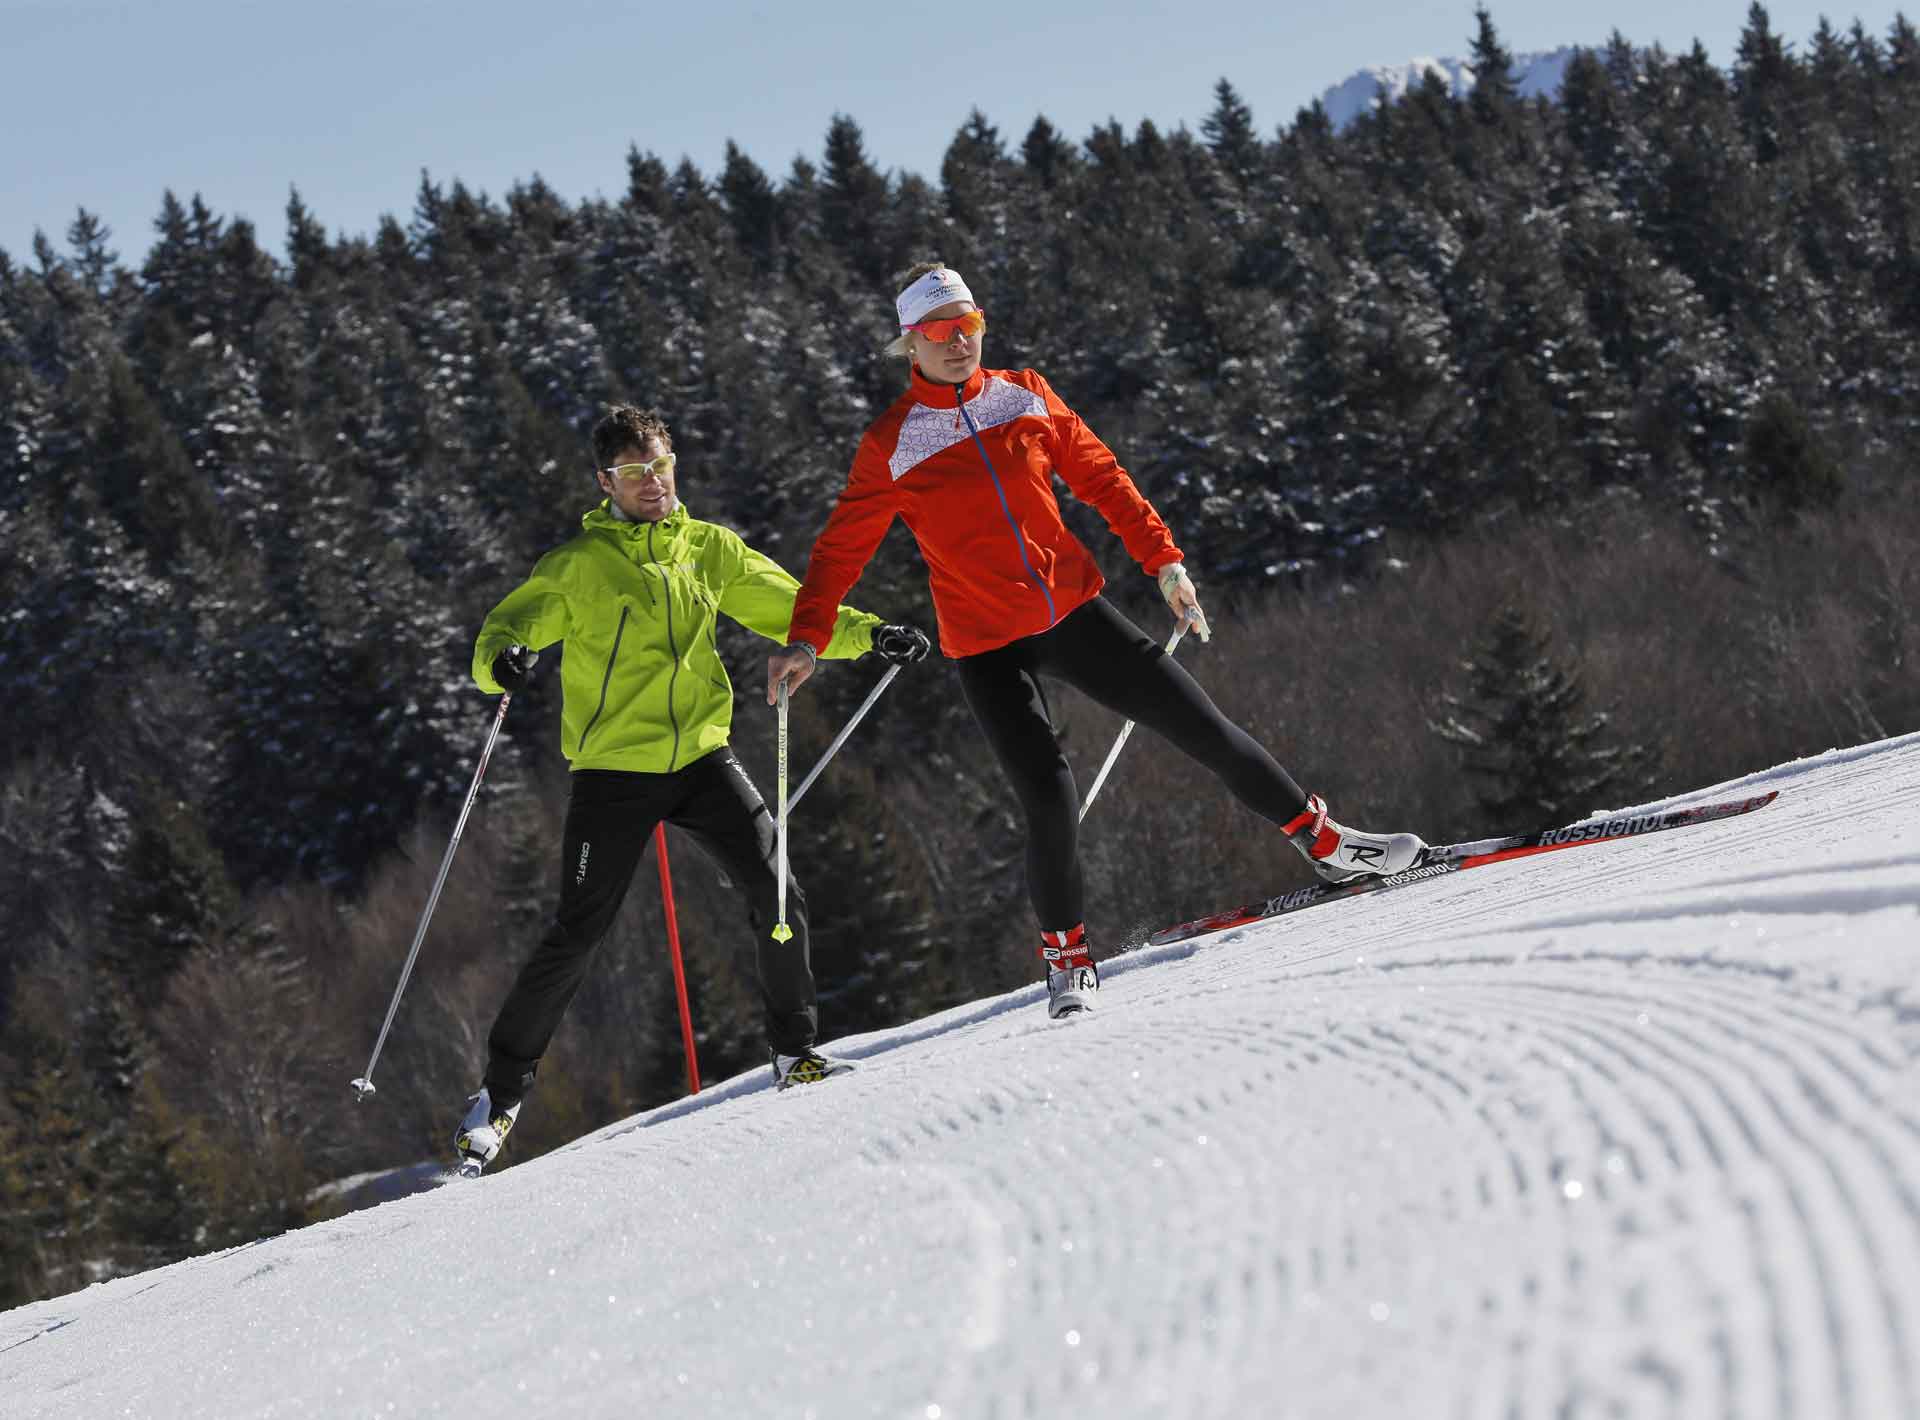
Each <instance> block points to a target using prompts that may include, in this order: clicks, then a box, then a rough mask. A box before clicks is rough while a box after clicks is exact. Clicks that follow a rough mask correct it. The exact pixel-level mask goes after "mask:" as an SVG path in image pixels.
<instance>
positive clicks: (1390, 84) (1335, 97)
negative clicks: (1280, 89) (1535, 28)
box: [1320, 46, 1578, 129]
mask: <svg viewBox="0 0 1920 1420" xmlns="http://www.w3.org/2000/svg"><path fill="white" fill-rule="evenodd" d="M1576 53H1578V50H1576V49H1575V48H1573V47H1572V46H1568V47H1566V48H1563V49H1556V50H1551V51H1548V52H1546V53H1543V54H1519V55H1515V56H1514V60H1513V67H1512V68H1511V69H1510V70H1509V71H1508V72H1509V73H1510V74H1511V75H1512V76H1513V82H1514V87H1515V89H1516V91H1517V92H1518V93H1519V95H1520V97H1521V98H1523V99H1533V98H1539V97H1542V96H1544V97H1546V98H1550V99H1551V98H1554V97H1556V96H1557V95H1558V94H1559V92H1560V85H1561V83H1562V82H1563V81H1564V80H1565V78H1566V74H1567V66H1568V65H1569V64H1571V63H1573V57H1574V55H1575V54H1576ZM1428 74H1437V75H1439V76H1440V80H1441V82H1442V83H1444V84H1445V85H1446V89H1447V92H1448V93H1449V94H1451V95H1453V97H1454V98H1456V99H1464V98H1465V97H1466V96H1467V95H1468V94H1470V93H1472V92H1473V86H1474V83H1475V76H1474V72H1473V63H1472V61H1470V60H1466V59H1431V58H1426V57H1421V58H1418V59H1409V60H1408V61H1407V62H1406V63H1404V64H1375V65H1369V66H1368V67H1367V68H1365V69H1362V70H1359V71H1358V72H1357V73H1355V74H1353V75H1351V76H1349V77H1348V78H1346V79H1343V80H1341V81H1340V82H1339V83H1338V84H1334V85H1332V86H1331V87H1330V88H1328V89H1327V90H1326V92H1324V93H1323V94H1321V95H1320V106H1321V107H1322V108H1324V109H1325V110H1326V111H1327V118H1328V120H1329V121H1330V122H1331V123H1332V124H1333V126H1334V127H1335V128H1336V129H1344V128H1345V127H1346V126H1347V125H1348V124H1350V123H1352V122H1353V121H1354V120H1355V119H1356V118H1358V117H1359V116H1360V115H1361V114H1363V113H1371V112H1372V111H1373V110H1374V108H1375V107H1376V106H1377V105H1378V104H1379V102H1380V97H1381V95H1382V94H1384V95H1385V96H1386V97H1387V98H1388V99H1390V100H1394V101H1398V100H1400V99H1403V98H1405V97H1406V96H1407V95H1408V94H1410V93H1412V92H1413V91H1414V90H1415V89H1417V88H1419V87H1420V85H1421V83H1422V82H1424V81H1425V79H1426V77H1427V75H1428Z"/></svg>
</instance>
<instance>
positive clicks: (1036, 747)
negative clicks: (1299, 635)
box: [954, 597, 1307, 932]
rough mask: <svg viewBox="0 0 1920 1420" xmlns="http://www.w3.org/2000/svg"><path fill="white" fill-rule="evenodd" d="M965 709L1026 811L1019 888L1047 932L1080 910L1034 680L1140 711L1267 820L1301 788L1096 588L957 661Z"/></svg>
mask: <svg viewBox="0 0 1920 1420" xmlns="http://www.w3.org/2000/svg"><path fill="white" fill-rule="evenodd" d="M954 664H955V666H956V667H958V669H959V672H960V686H961V689H962V690H963V691H964V692H965V694H966V697H967V706H968V708H969V709H971V710H972V711H973V718H974V719H975V720H976V721H977V722H978V723H979V725H980V728H981V730H982V731H983V732H984V733H985V735H986V737H987V742H988V743H989V744H990V745H992V746H993V752H994V754H995V755H996V756H997V757H998V758H999V761H1000V767H1001V768H1002V769H1003V770H1004V771H1005V772H1006V775H1007V778H1008V780H1009V781H1011V783H1012V784H1013V791H1014V793H1015V794H1017V795H1018V796H1019V798H1020V805H1021V807H1022V808H1023V809H1025V811H1026V816H1027V890H1028V892H1029V893H1030V894H1031V896H1032V898H1033V910H1034V914H1035V915H1036V916H1037V917H1038V918H1039V919H1040V929H1041V930H1042V931H1044V932H1061V931H1067V930H1070V929H1071V928H1073V927H1076V926H1078V925H1080V923H1081V922H1082V921H1083V920H1084V919H1085V912H1086V909H1085V885H1084V883H1083V882H1082V880H1081V875H1080V847H1079V818H1080V796H1079V793H1078V791H1077V789H1076V788H1075V786H1074V781H1073V770H1072V768H1071V767H1070V766H1069V765H1068V763H1067V756H1066V754H1065V752H1064V751H1062V749H1061V748H1060V741H1059V739H1058V737H1057V736H1056V735H1055V733H1054V728H1053V719H1052V716H1051V714H1050V713H1049V712H1048V709H1047V697H1046V692H1045V691H1044V690H1042V689H1041V686H1040V677H1041V676H1043V675H1046V676H1051V677H1052V678H1053V679H1055V680H1060V681H1064V682H1066V683H1067V684H1068V685H1071V686H1073V687H1074V688H1075V689H1076V690H1078V691H1080V692H1081V693H1083V694H1084V695H1086V696H1087V697H1088V698H1089V699H1092V700H1094V701H1096V702H1098V703H1099V704H1101V705H1104V706H1106V707H1107V709H1109V710H1111V711H1113V712H1114V713H1115V714H1118V715H1124V716H1126V717H1127V718H1128V719H1129V720H1137V721H1139V723H1140V724H1141V725H1143V726H1145V727H1146V728H1147V729H1149V730H1152V731H1154V732H1155V733H1156V734H1158V735H1160V736H1162V737H1163V738H1165V739H1166V740H1167V741H1169V742H1170V743H1171V744H1173V745H1174V746H1175V747H1176V748H1178V749H1180V750H1181V751H1183V752H1184V753H1186V754H1187V755H1189V756H1191V757H1192V758H1193V759H1195V760H1197V761H1198V762H1199V763H1200V764H1201V765H1203V766H1205V767H1206V768H1208V769H1210V770H1212V771H1213V772H1214V773H1215V774H1216V775H1218V776H1219V778H1220V780H1221V781H1222V782H1223V783H1224V784H1225V785H1226V787H1227V788H1228V789H1229V790H1230V791H1231V792H1232V793H1233V795H1234V797H1235V798H1237V799H1239V800H1240V802H1241V803H1243V804H1245V805H1246V806H1247V807H1248V808H1250V809H1252V810H1253V811H1254V812H1255V813H1257V814H1259V815H1260V816H1261V817H1262V818H1264V819H1266V820H1268V821H1269V822H1270V823H1273V824H1284V823H1286V822H1287V821H1288V820H1289V819H1292V818H1294V817H1296V816H1297V815H1298V814H1299V813H1300V811H1301V810H1302V809H1303V808H1305V807H1306V802H1307V796H1306V794H1305V793H1303V792H1302V791H1301V789H1300V786H1299V785H1298V784H1296V783H1294V781H1293V779H1292V777H1291V776H1290V775H1289V774H1288V773H1287V771H1286V770H1284V769H1282V768H1281V767H1280V765H1279V764H1278V763H1277V762H1276V761H1275V760H1274V757H1273V756H1272V755H1271V754H1268V753H1267V751H1266V750H1265V749H1263V748H1261V746H1260V745H1259V744H1258V743H1257V742H1256V741H1255V740H1254V739H1253V737H1252V736H1250V735H1249V734H1247V732H1246V731H1245V730H1243V729H1241V728H1240V727H1239V726H1238V725H1235V724H1234V723H1233V722H1232V721H1230V720H1228V719H1227V717H1226V716H1224V715H1222V714H1221V713H1220V711H1219V709H1218V708H1217V707H1215V705H1214V703H1213V701H1212V700H1210V699H1209V698H1208V696H1207V693H1206V691H1204V690H1202V689H1201V688H1200V686H1199V684H1198V682H1196V681H1195V680H1194V678H1193V677H1192V676H1190V675H1188V674H1187V672H1186V671H1185V670H1184V669H1183V668H1182V667H1181V665H1180V663H1179V662H1178V661H1176V660H1174V659H1173V657H1171V656H1169V655H1167V653H1166V651H1165V649H1164V648H1163V647H1162V646H1161V645H1159V644H1158V643H1156V642H1155V641H1154V640H1153V638H1151V637H1150V636H1148V635H1147V634H1146V633H1145V632H1143V631H1141V630H1140V628H1139V627H1137V626H1135V625H1134V624H1133V623H1132V622H1131V621H1129V620H1127V618H1126V617H1124V616H1122V615H1121V614H1120V613H1119V612H1118V611H1117V610H1115V608H1114V607H1113V605H1112V603H1110V602H1109V601H1107V599H1106V598H1105V597H1095V598H1093V600H1091V601H1089V602H1087V603H1085V604H1084V605H1082V606H1080V607H1077V608H1075V609H1074V610H1073V611H1071V612H1069V613H1068V614H1067V615H1066V616H1065V617H1064V618H1062V619H1061V620H1060V621H1059V622H1058V623H1057V624H1055V625H1054V626H1052V627H1050V628H1049V629H1047V630H1045V631H1042V632H1040V633H1038V634H1037V635H1033V636H1026V637H1022V638H1021V639H1020V640H1018V641H1014V642H1011V643H1009V644H1008V645H1005V646H999V647H996V648H994V649H993V650H991V651H983V652H982V653H981V654H979V655H977V656H963V657H961V658H960V659H958V660H956V661H955V662H954Z"/></svg>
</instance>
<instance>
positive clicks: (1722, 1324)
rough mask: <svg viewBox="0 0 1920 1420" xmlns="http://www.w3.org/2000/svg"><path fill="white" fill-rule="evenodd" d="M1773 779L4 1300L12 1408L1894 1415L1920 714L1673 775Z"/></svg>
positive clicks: (1916, 1022)
mask: <svg viewBox="0 0 1920 1420" xmlns="http://www.w3.org/2000/svg"><path fill="white" fill-rule="evenodd" d="M1762 785H1763V786H1765V787H1767V788H1777V789H1779V790H1780V791H1781V797H1780V799H1779V801H1778V802H1776V803H1775V804H1773V805H1772V806H1771V807H1768V808H1766V809H1763V810H1761V811H1760V812H1758V813H1755V814H1751V815H1749V816H1747V817H1745V818H1737V819H1731V820H1727V821H1723V822H1720V823H1715V824H1708V825H1702V826H1698V827H1694V828H1688V829H1681V830H1677V831H1674V832H1671V833H1665V834H1658V835H1653V836H1650V837H1646V838H1641V839H1634V840H1624V841H1617V842H1612V843H1606V844H1602V845H1595V846H1591V847H1583V848H1579V849H1575V850H1573V851H1570V852H1567V853H1561V854H1552V855H1547V856H1545V857H1542V858H1536V859H1527V860H1521V861H1516V862H1512V863H1506V864H1501V865H1498V866H1494V867H1489V868H1486V869H1483V870H1477V871H1475V872H1471V873H1466V874H1462V875H1460V876H1459V877H1456V878H1450V879H1445V880H1442V881H1439V882H1436V883H1432V884H1429V885H1424V886H1421V887H1416V888H1411V889H1409V890H1407V891H1404V892H1398V893H1385V894H1380V895H1378V896H1375V897H1369V898H1362V899H1357V900H1355V901H1352V902H1347V903H1340V904H1335V905H1332V906H1329V907H1326V908H1323V909H1318V910H1315V911H1312V912H1306V913H1301V914H1298V915H1296V916H1292V917H1287V918H1283V919H1279V920H1276V921H1273V922H1269V923H1266V924H1263V925H1260V926H1256V927H1252V928H1247V929H1243V930H1241V931H1237V932H1232V933H1227V934H1223V935H1220V936H1215V937H1210V938H1205V939H1202V940H1199V941H1196V942H1189V943H1183V944H1181V945H1179V946H1174V947H1169V948H1164V949H1157V950H1140V951H1136V952H1133V953H1130V954H1127V955H1124V956H1120V957H1116V958H1115V959H1113V960H1112V961H1110V962H1109V963H1108V964H1107V969H1106V976H1105V985H1104V989H1103V991H1102V995H1101V1002H1100V1010H1099V1011H1098V1013H1097V1014H1096V1015H1094V1016H1092V1017H1087V1018H1081V1019H1078V1020H1071V1021H1066V1022H1060V1023H1050V1022H1049V1021H1048V1020H1047V1019H1046V1016H1045V1012H1044V1010H1043V1008H1042V1006H1041V1004H1040V994H1041V993H1040V991H1039V988H1038V987H1037V986H1036V987H1031V988H1027V989H1024V990H1021V991H1017V992H1014V993H1012V994H1011V995H1009V996H1006V997H1002V998H1000V999H997V1000H987V1001H981V1002H977V1003H974V1004H972V1005H969V1006H966V1007H964V1008H961V1009H957V1010H954V1011H951V1012H948V1013H946V1014H945V1015H942V1016H939V1017H937V1018H933V1019H929V1020H924V1021H920V1022H917V1023H915V1024H912V1025H909V1026H906V1027H902V1028H900V1029H898V1030H893V1031H889V1032H885V1033H881V1034H875V1035H869V1036H865V1037H861V1038H858V1039H853V1040H847V1041H842V1042H839V1043H838V1047H837V1048H838V1050H839V1052H840V1053H844V1054H846V1055H849V1056H852V1057H855V1058H857V1059H858V1060H859V1061H860V1069H859V1070H858V1071H857V1072H856V1073H854V1074H853V1075H850V1076H847V1077H845V1078H843V1079H840V1080H835V1081H833V1082H830V1083H828V1084H823V1085H820V1086H816V1087H811V1088H808V1089H805V1090H796V1091H793V1092H790V1093H788V1094H783V1095H776V1094H774V1093H772V1092H771V1091H770V1090H769V1089H768V1088H767V1080H766V1077H765V1073H764V1072H756V1073H754V1074H752V1075H748V1076H742V1077H740V1078H737V1079H734V1080H730V1081H727V1082H725V1083H723V1084H721V1085H719V1086H718V1087H716V1088H711V1089H709V1090H707V1091H706V1092H704V1093H702V1094H701V1095H699V1096H698V1097H696V1098H693V1099H689V1100H682V1101H679V1102H676V1103H674V1104H671V1105H668V1106H665V1107H663V1108H660V1109H656V1110H654V1111H652V1112H650V1113H648V1114H644V1115H640V1116H638V1117H636V1118H633V1119H630V1120H626V1121H624V1122H621V1123H619V1124H615V1125H613V1126H610V1127H608V1128H606V1129H603V1130H601V1131H600V1132H598V1133H597V1134H594V1135H592V1136H589V1137H587V1138H583V1139H581V1140H579V1141H577V1142H575V1143H574V1144H572V1145H569V1146H568V1147H566V1148H564V1149H561V1150H559V1151H557V1152H555V1153H553V1154H550V1155H548V1156H546V1157H544V1158H541V1159H537V1160H533V1161H530V1162H528V1163H526V1164H524V1165H522V1166H520V1167H518V1168H513V1169H509V1170H506V1171H504V1172H502V1173H500V1174H498V1175H495V1176H492V1177H489V1178H485V1179H482V1180H480V1181H479V1182H477V1183H468V1184H462V1183H458V1182H456V1183H450V1184H448V1185H447V1186H445V1187H443V1188H439V1189H435V1190H433V1191H430V1192H428V1193H424V1194H418V1195H415V1196H412V1197H408V1198H403V1199H400V1200H398V1201H395V1202H390V1203H385V1204H382V1205H380V1206H377V1207H373V1208H369V1209H365V1210H363V1211H360V1212H357V1213H352V1214H349V1215H347V1216H345V1217H342V1218H340V1219H337V1220H335V1221H332V1222H329V1223H325V1224H320V1225H316V1226H313V1227H309V1228H305V1229H302V1230H300V1231H298V1232H294V1233H289V1234H286V1235H283V1236H281V1237H277V1238H272V1239H269V1240H266V1241H262V1242H259V1243H255V1244H253V1245H250V1246H247V1247H242V1248H238V1249H235V1250H232V1251H229V1252H226V1253H222V1254H218V1255H214V1256H209V1257H205V1258H200V1259H196V1260H193V1261H189V1262H183V1263H179V1264H176V1265H174V1266H171V1267H165V1268H160V1269H157V1270H155V1271H152V1272H149V1273H146V1274H143V1275H141V1276H137V1277H130V1278H123V1279H120V1280H117V1281H113V1282H108V1283H104V1284H101V1285H97V1286H94V1287H91V1288H88V1289H86V1290H84V1291H81V1292H78V1293H75V1294H73V1295H71V1296H65V1297H60V1298H57V1299H54V1300H51V1301H47V1302H42V1303H38V1304H35V1305H32V1306H28V1307H22V1308H19V1309H17V1310H15V1311H12V1312H9V1313H6V1314H4V1315H0V1396H4V1397H5V1400H4V1405H3V1406H0V1408H3V1409H4V1411H5V1414H6V1415H7V1416H8V1417H9V1420H50V1417H89V1420H92V1417H103V1416H136V1417H174V1416H178V1417H202V1416H215V1417H267V1416H296V1415H297V1416H302V1417H311V1416H315V1415H324V1416H328V1417H336V1416H339V1417H346V1416H367V1417H375V1416H389V1415H400V1416H434V1415H461V1416H469V1417H492V1416H500V1417H509V1416H510V1417H516V1420H518V1418H519V1417H526V1416H542V1417H546V1416H595V1417H598V1416H628V1415H648V1416H721V1417H735V1416H740V1417H749V1416H750V1417H761V1416H767V1417H775V1416H778V1417H794V1420H802V1417H818V1420H843V1418H844V1417H856V1416H875V1417H889V1418H890V1420H959V1417H976V1416H978V1417H1005V1418H1006V1420H1015V1417H1052V1416H1068V1415H1076V1416H1078V1415H1084V1416H1100V1417H1103V1420H1105V1417H1132V1416H1139V1417H1150V1416H1151V1417H1164V1416H1183V1417H1184V1416H1220V1417H1235V1420H1238V1417H1262V1420H1265V1417H1287V1416H1296V1417H1326V1416H1337V1417H1342V1418H1343V1420H1364V1417H1373V1416H1391V1417H1407V1416H1419V1417H1423V1420H1424V1418H1425V1417H1443V1416H1446V1417H1451V1416H1459V1417H1480V1416H1489V1417H1508V1416H1516V1417H1533V1416H1556V1417H1557V1416H1629V1417H1639V1416H1663V1417H1664V1416H1683V1417H1691V1416H1700V1417H1709V1416H1712V1417H1722V1416H1738V1417H1741V1418H1742V1420H1755V1418H1756V1417H1785V1416H1795V1417H1806V1418H1807V1420H1838V1417H1857V1420H1883V1417H1884V1418H1885V1420H1891V1418H1892V1417H1900V1416H1914V1415H1917V1414H1920V1265H1916V1264H1920V1067H1916V1060H1917V1059H1920V735H1914V736H1908V737H1905V738H1902V739H1896V740H1888V741H1885V742H1881V743H1878V744H1873V745H1867V746H1862V747H1859V748H1857V749H1852V750H1846V751H1839V752H1834V753H1830V754H1827V755H1823V756H1820V757H1817V758H1814V759H1811V760H1807V761H1803V762H1799V763H1796V764H1792V765H1788V766H1783V767H1781V768H1779V769H1776V770H1771V771H1768V772H1766V773H1764V774H1759V775H1755V776H1753V777H1752V778H1751V779H1749V780H1746V781H1742V782H1741V783H1739V784H1732V785H1719V786H1714V787H1712V788H1708V789H1702V790H1701V791H1699V792H1697V793H1694V794H1690V795H1687V796H1683V798H1682V799H1679V800H1675V801H1672V802H1676V803H1677V802H1702V801H1707V800H1711V799H1717V798H1730V797H1739V796H1744V795H1745V794H1746V793H1747V792H1748V791H1749V790H1750V789H1751V788H1753V787H1755V786H1762ZM1596 807H1598V806H1596ZM1092 831H1097V828H1095V829H1094V830H1092ZM341 1088H342V1089H345V1088H347V1082H346V1081H344V1080H343V1081H341ZM455 1104H456V1105H457V1102H455ZM368 1107H369V1108H377V1107H378V1106H377V1104H370V1105H369V1106H368ZM528 1108H530V1109H531V1108H538V1096H537V1095H536V1096H535V1098H534V1100H533V1101H531V1102H530V1103H529V1105H528ZM451 1123H452V1120H451V1116H450V1117H449V1127H451Z"/></svg>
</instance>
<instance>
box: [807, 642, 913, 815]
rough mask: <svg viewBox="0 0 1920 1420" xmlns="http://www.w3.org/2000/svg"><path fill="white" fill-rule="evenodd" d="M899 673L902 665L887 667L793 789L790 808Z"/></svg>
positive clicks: (818, 775) (816, 777)
mask: <svg viewBox="0 0 1920 1420" xmlns="http://www.w3.org/2000/svg"><path fill="white" fill-rule="evenodd" d="M899 674H900V667H898V666H889V667H887V673H886V674H885V675H883V676H881V677H880V683H879V684H878V685H876V686H875V687H874V688H873V689H872V690H870V691H868V692H867V698H866V699H865V700H862V701H861V702H860V708H859V709H858V710H856V711H854V712H853V718H852V719H850V720H848V721H847V723H846V725H845V726H844V727H843V728H842V729H841V731H840V733H839V734H837V735H835V736H834V737H833V743H832V744H830V745H828V746H827V752H826V753H825V754H823V755H821V756H820V762H819V763H818V764H816V765H814V766H813V768H811V769H809V770H808V771H807V777H806V778H805V779H802V780H801V781H800V787H799V788H798V789H795V790H794V791H793V797H792V798H791V799H789V800H788V801H787V808H788V809H790V810H791V809H795V808H798V807H799V806H800V800H801V799H803V798H805V797H806V793H807V789H808V788H809V787H810V786H811V785H812V783H813V781H814V780H816V779H818V778H819V777H820V771H821V770H823V769H825V768H826V767H827V761H828V760H830V759H832V758H833V757H834V755H835V754H837V753H838V752H839V750H840V746H841V745H843V744H845V743H846V742H847V736H848V735H850V734H852V733H853V727H854V726H855V725H858V724H859V723H860V721H861V719H862V718H863V717H864V716H865V715H866V713H867V711H869V710H871V709H872V708H873V702H874V701H876V700H878V699H879V698H880V692H881V691H883V690H885V689H886V688H887V687H888V686H890V685H892V684H893V678H894V677H895V676H897V675H899Z"/></svg>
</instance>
